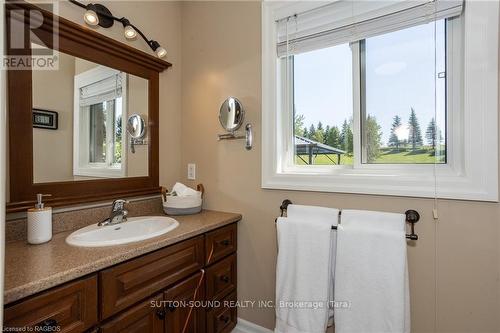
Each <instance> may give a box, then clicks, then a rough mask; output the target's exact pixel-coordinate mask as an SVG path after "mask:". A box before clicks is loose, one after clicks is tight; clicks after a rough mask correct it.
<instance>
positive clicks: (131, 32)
mask: <svg viewBox="0 0 500 333" xmlns="http://www.w3.org/2000/svg"><path fill="white" fill-rule="evenodd" d="M122 24H123V28H124V30H123V33H124V34H125V38H127V39H134V38H135V37H137V31H135V29H134V27H133V26H132V25H131V24H130V21H129V20H127V19H123V21H122Z"/></svg>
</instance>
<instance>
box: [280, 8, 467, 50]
mask: <svg viewBox="0 0 500 333" xmlns="http://www.w3.org/2000/svg"><path fill="white" fill-rule="evenodd" d="M462 10H463V0H389V1H357V0H355V1H353V0H338V1H335V2H333V3H329V4H326V5H323V6H320V7H317V8H314V9H311V10H308V11H306V12H302V13H297V14H295V15H292V16H288V17H284V18H281V19H279V20H278V21H277V22H276V24H277V34H278V35H277V54H278V56H279V57H283V56H286V55H287V54H288V55H293V54H298V53H303V52H308V51H312V50H316V49H319V48H325V47H329V46H334V45H338V44H342V43H348V42H355V41H358V40H362V39H365V38H368V37H373V36H376V35H380V34H384V33H388V32H392V31H396V30H400V29H404V28H408V27H411V26H415V25H419V24H424V23H428V22H432V21H435V20H439V19H445V18H451V17H455V16H458V15H460V14H461V13H462Z"/></svg>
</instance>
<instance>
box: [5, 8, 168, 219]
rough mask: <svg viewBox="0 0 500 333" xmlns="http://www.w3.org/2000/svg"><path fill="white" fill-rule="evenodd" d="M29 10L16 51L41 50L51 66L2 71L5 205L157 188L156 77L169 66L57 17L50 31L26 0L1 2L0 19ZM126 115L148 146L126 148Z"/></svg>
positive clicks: (47, 20)
mask: <svg viewBox="0 0 500 333" xmlns="http://www.w3.org/2000/svg"><path fill="white" fill-rule="evenodd" d="M33 9H35V10H36V11H37V12H39V13H41V14H42V16H43V24H41V26H40V27H38V28H36V29H31V32H32V34H31V39H30V40H27V41H25V45H24V48H23V49H22V50H21V51H22V52H21V53H22V54H23V55H24V56H30V55H32V54H34V53H35V52H40V50H43V49H45V50H46V51H48V52H46V53H50V52H52V53H53V54H55V55H56V56H57V58H55V59H57V68H55V69H45V70H41V69H36V68H33V69H32V70H30V69H22V70H20V69H12V70H9V71H8V76H7V80H8V91H9V105H8V108H9V175H8V178H9V179H10V187H9V193H8V204H7V210H8V211H9V212H14V211H20V210H24V209H26V208H28V207H31V205H32V204H33V203H34V201H35V198H36V194H37V193H47V194H52V197H51V199H50V200H47V202H48V204H50V205H51V206H61V205H69V204H74V203H81V202H90V201H99V200H106V199H110V198H115V197H123V196H136V195H144V194H150V193H159V191H160V188H159V184H158V96H159V92H158V89H159V88H158V80H159V73H160V72H161V71H163V70H164V69H166V68H168V67H169V66H171V64H169V63H168V62H166V61H163V60H161V59H158V58H156V57H153V56H151V55H148V54H146V53H144V52H142V51H138V50H136V49H134V48H132V47H130V46H128V45H125V44H122V43H120V42H118V41H116V40H113V39H111V38H108V37H105V36H103V35H101V34H99V33H97V32H94V31H91V30H89V29H85V28H84V27H82V26H80V25H78V24H75V23H73V22H71V21H68V20H66V19H63V18H60V17H58V18H57V21H58V25H59V27H58V29H57V30H54V29H53V28H52V26H53V24H52V22H53V21H54V20H53V19H54V16H53V14H52V13H51V12H48V11H45V10H43V9H40V8H38V7H36V6H34V5H31V4H28V3H17V2H16V3H14V2H13V3H7V4H6V16H7V22H9V20H11V19H12V20H17V21H18V22H23V24H26V25H27V24H28V23H27V22H29V21H28V20H27V18H28V17H29V15H30V10H33ZM13 12H15V13H16V16H15V17H14V15H11V13H13ZM19 13H24V16H22V15H19ZM9 26H10V25H9V24H7V27H9ZM26 28H27V27H26ZM28 30H30V29H28ZM28 30H27V31H28ZM8 35H9V34H8ZM54 41H57V44H58V45H55V46H56V47H55V48H57V49H56V50H54V44H55V42H54ZM7 50H8V52H9V54H10V55H12V54H19V47H18V48H17V49H15V50H14V49H13V48H11V47H10V44H9V47H8V48H7ZM132 115H134V116H137V117H138V118H140V119H141V120H142V123H139V124H138V125H137V127H136V131H139V132H142V135H143V139H145V140H144V142H147V144H144V145H139V146H136V147H133V146H132V147H131V138H132V137H133V136H134V135H136V133H135V132H134V133H132V135H131V134H130V132H129V131H127V128H128V120H129V116H132ZM132 142H133V141H132ZM132 149H133V150H134V153H132V152H131V150H132Z"/></svg>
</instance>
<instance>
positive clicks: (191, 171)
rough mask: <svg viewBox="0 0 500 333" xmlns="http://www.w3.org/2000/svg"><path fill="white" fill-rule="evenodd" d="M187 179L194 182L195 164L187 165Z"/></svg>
mask: <svg viewBox="0 0 500 333" xmlns="http://www.w3.org/2000/svg"><path fill="white" fill-rule="evenodd" d="M188 179H189V180H195V179H196V164H194V163H188Z"/></svg>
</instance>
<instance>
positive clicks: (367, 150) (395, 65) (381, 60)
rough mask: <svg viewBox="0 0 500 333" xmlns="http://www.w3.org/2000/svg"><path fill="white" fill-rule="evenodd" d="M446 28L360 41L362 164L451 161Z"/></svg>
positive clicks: (420, 29) (426, 27)
mask: <svg viewBox="0 0 500 333" xmlns="http://www.w3.org/2000/svg"><path fill="white" fill-rule="evenodd" d="M445 26H446V21H445V20H439V21H437V22H435V23H434V22H432V23H428V24H423V25H419V26H416V27H411V28H407V29H403V30H399V31H396V32H391V33H388V34H383V35H380V36H376V37H372V38H367V39H366V40H362V41H361V42H360V60H361V62H360V63H361V112H362V127H361V128H362V140H361V143H362V163H411V164H426V163H430V164H433V163H446V140H445V138H446V32H445Z"/></svg>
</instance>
